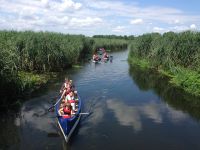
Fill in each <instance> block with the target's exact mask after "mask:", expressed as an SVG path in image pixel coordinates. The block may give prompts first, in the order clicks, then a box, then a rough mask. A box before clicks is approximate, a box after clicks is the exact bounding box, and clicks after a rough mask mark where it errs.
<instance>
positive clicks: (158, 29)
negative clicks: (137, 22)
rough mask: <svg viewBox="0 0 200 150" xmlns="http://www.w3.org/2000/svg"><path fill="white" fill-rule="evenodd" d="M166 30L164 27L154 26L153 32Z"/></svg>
mask: <svg viewBox="0 0 200 150" xmlns="http://www.w3.org/2000/svg"><path fill="white" fill-rule="evenodd" d="M165 31H166V30H165V29H164V28H160V27H154V28H153V32H159V33H163V32H165Z"/></svg>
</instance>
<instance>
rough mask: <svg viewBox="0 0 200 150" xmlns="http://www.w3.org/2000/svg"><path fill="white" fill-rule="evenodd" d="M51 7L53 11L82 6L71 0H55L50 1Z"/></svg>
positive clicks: (76, 8)
mask: <svg viewBox="0 0 200 150" xmlns="http://www.w3.org/2000/svg"><path fill="white" fill-rule="evenodd" d="M50 6H51V8H53V10H54V11H56V10H59V11H68V10H69V9H75V10H78V9H80V8H81V7H82V4H81V3H75V2H73V1H72V0H62V1H61V3H59V2H57V1H55V2H53V3H51V5H50Z"/></svg>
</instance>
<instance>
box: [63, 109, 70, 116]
mask: <svg viewBox="0 0 200 150" xmlns="http://www.w3.org/2000/svg"><path fill="white" fill-rule="evenodd" d="M63 112H64V116H63V118H70V117H71V109H70V108H66V107H64V108H63Z"/></svg>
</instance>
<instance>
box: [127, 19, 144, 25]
mask: <svg viewBox="0 0 200 150" xmlns="http://www.w3.org/2000/svg"><path fill="white" fill-rule="evenodd" d="M130 23H131V24H143V20H142V19H134V20H131V22H130Z"/></svg>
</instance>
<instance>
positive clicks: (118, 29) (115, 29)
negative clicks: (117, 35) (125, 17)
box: [112, 26, 125, 32]
mask: <svg viewBox="0 0 200 150" xmlns="http://www.w3.org/2000/svg"><path fill="white" fill-rule="evenodd" d="M124 29H125V27H124V26H117V27H115V28H113V30H112V31H113V32H123V31H124Z"/></svg>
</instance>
